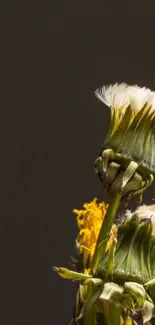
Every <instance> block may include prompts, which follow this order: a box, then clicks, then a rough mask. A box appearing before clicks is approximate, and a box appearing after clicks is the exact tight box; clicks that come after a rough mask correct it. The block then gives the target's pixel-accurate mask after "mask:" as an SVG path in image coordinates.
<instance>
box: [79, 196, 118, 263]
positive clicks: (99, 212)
mask: <svg viewBox="0 0 155 325" xmlns="http://www.w3.org/2000/svg"><path fill="white" fill-rule="evenodd" d="M83 207H84V209H82V210H77V209H74V210H73V212H74V213H76V214H77V225H78V228H79V234H78V237H77V240H76V245H77V249H78V250H79V254H80V255H81V256H82V261H83V265H84V268H89V267H90V263H91V261H92V257H93V254H94V250H95V247H96V243H97V238H98V235H99V232H100V228H101V225H102V222H103V219H104V217H105V214H106V211H107V207H108V204H106V203H104V202H101V203H97V199H96V198H95V199H94V200H93V201H92V202H90V203H85V204H84V205H83ZM116 232H117V227H116V226H115V225H113V227H112V231H111V237H110V239H109V241H108V243H107V249H108V248H109V247H110V244H111V242H112V240H113V238H114V236H115V234H116Z"/></svg>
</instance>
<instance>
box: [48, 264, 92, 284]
mask: <svg viewBox="0 0 155 325" xmlns="http://www.w3.org/2000/svg"><path fill="white" fill-rule="evenodd" d="M53 270H54V271H56V272H57V273H58V274H59V275H60V276H61V277H62V278H64V279H69V280H73V281H74V280H79V281H82V280H85V279H88V278H92V275H89V274H84V273H78V272H74V271H71V270H69V269H66V268H65V267H55V266H54V267H53Z"/></svg>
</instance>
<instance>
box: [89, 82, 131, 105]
mask: <svg viewBox="0 0 155 325" xmlns="http://www.w3.org/2000/svg"><path fill="white" fill-rule="evenodd" d="M127 87H128V85H127V84H125V83H122V84H118V83H115V84H114V85H110V86H103V87H102V88H99V89H97V90H96V91H95V95H96V97H97V98H99V99H100V100H101V101H102V102H103V103H104V104H106V105H107V106H109V107H111V106H113V107H116V108H121V107H127V106H128V105H129V103H130V98H129V95H128V92H127Z"/></svg>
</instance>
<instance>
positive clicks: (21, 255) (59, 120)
mask: <svg viewBox="0 0 155 325" xmlns="http://www.w3.org/2000/svg"><path fill="white" fill-rule="evenodd" d="M152 2H153V1H152ZM0 6H1V10H0V275H1V276H0V323H1V324H3V325H10V324H12V325H13V324H15V325H28V324H29V325H31V324H33V325H44V324H45V325H51V324H58V325H67V324H68V322H69V320H70V318H71V312H72V307H73V305H74V300H75V289H76V288H75V285H74V284H72V283H70V282H69V281H67V280H63V279H60V278H59V277H58V276H57V274H55V273H54V272H53V271H52V265H61V266H66V267H69V266H70V264H69V256H70V255H73V248H74V241H75V237H76V235H77V227H76V219H75V216H74V215H73V214H72V209H73V208H74V207H77V208H81V207H82V205H83V203H84V202H86V201H90V200H92V199H93V198H94V197H95V196H97V197H99V199H103V198H104V196H103V193H102V189H101V185H100V183H99V181H98V179H97V176H96V175H95V173H94V170H93V162H94V160H95V158H96V157H97V156H98V154H99V151H100V145H101V144H102V143H103V139H104V136H105V133H106V132H107V130H108V123H109V118H110V114H109V110H108V109H107V108H106V107H104V106H103V105H102V104H101V103H100V102H99V101H98V100H97V99H96V98H95V97H94V91H95V89H96V88H97V87H99V86H101V85H102V84H107V83H113V82H116V81H118V82H128V83H131V84H133V83H137V84H139V85H140V86H147V87H151V88H153V89H155V47H154V44H155V14H154V8H153V6H152V5H151V2H150V1H147V2H145V3H144V4H143V3H142V1H138V0H137V2H135V1H133V2H132V1H125V3H122V4H121V2H119V1H102V2H95V1H93V3H92V4H91V3H90V2H89V1H84V2H82V1H81V2H80V1H76V2H75V1H66V2H61V3H59V2H56V4H55V5H54V3H52V1H44V2H42V3H38V2H36V3H35V2H34V1H24V2H23V1H18V2H17V1H12V2H10V3H9V2H8V1H4V3H2V4H1V5H0ZM153 196H154V188H153V187H152V190H151V191H148V192H147V194H146V195H145V199H146V202H148V203H151V202H152V197H153Z"/></svg>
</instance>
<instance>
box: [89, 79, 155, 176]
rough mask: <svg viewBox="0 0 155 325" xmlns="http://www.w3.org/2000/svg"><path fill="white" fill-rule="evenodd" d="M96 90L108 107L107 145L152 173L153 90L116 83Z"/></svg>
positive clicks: (154, 155)
mask: <svg viewBox="0 0 155 325" xmlns="http://www.w3.org/2000/svg"><path fill="white" fill-rule="evenodd" d="M95 94H96V96H97V97H98V98H99V99H100V100H101V101H102V102H103V103H105V104H106V105H107V106H109V107H110V109H111V124H110V130H109V133H108V135H107V137H106V140H105V145H106V147H107V148H111V149H112V150H113V151H114V153H115V155H116V156H117V157H120V156H122V157H125V158H126V159H128V160H129V161H131V160H134V161H135V162H137V163H138V164H139V165H140V166H142V167H145V168H146V169H148V170H149V172H150V171H151V172H152V173H155V146H154V140H155V92H153V91H151V90H150V89H147V88H145V87H143V88H140V87H138V86H137V85H134V86H129V85H127V84H124V83H123V84H117V83H116V84H114V85H110V86H107V87H105V86H103V87H102V88H101V89H97V90H96V92H95Z"/></svg>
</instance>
